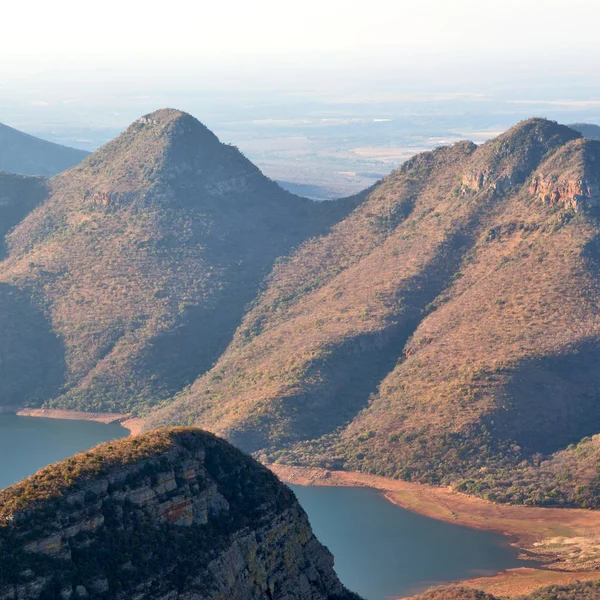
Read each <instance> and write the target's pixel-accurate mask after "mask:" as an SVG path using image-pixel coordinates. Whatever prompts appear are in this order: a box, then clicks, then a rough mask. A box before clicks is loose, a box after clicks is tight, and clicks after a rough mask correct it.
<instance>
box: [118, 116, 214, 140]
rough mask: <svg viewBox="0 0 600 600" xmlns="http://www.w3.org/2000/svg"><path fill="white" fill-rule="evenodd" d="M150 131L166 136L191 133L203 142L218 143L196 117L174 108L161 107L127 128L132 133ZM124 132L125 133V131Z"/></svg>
mask: <svg viewBox="0 0 600 600" xmlns="http://www.w3.org/2000/svg"><path fill="white" fill-rule="evenodd" d="M142 131H152V132H154V133H157V134H159V135H165V136H167V137H178V136H182V135H185V134H191V135H192V136H195V137H197V138H198V139H199V140H200V139H201V141H202V142H203V143H207V142H210V143H212V144H219V143H220V142H219V138H217V136H216V135H215V134H214V133H213V132H212V131H211V130H210V129H209V128H208V127H206V125H204V124H202V123H201V122H200V121H198V119H196V118H195V117H193V116H192V115H190V114H188V113H186V112H183V111H181V110H178V109H176V108H161V109H159V110H155V111H154V112H152V113H149V114H147V115H144V116H143V117H140V118H139V119H138V120H137V121H135V122H134V123H133V124H132V125H130V127H129V128H128V129H127V132H130V133H132V134H136V133H140V132H142ZM127 132H126V133H127Z"/></svg>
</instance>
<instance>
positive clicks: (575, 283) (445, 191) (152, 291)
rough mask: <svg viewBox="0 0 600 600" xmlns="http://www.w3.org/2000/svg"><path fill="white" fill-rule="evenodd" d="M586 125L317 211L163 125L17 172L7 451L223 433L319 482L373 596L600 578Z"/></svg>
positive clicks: (326, 520)
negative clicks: (447, 586) (64, 163)
mask: <svg viewBox="0 0 600 600" xmlns="http://www.w3.org/2000/svg"><path fill="white" fill-rule="evenodd" d="M573 127H575V126H573ZM580 130H581V131H582V132H584V134H585V135H590V136H591V135H593V133H594V131H593V130H590V129H588V128H586V127H583V126H577V130H576V129H575V128H570V127H567V126H564V125H560V124H558V123H556V122H552V121H548V120H545V119H530V120H527V121H524V122H522V123H519V124H518V125H516V126H515V127H513V128H512V129H510V130H509V131H508V132H506V133H504V134H502V135H500V136H499V137H497V138H494V139H491V140H490V141H488V142H486V143H484V144H482V145H480V146H477V145H476V144H474V143H472V142H467V141H460V142H458V143H456V144H454V145H452V146H444V147H440V148H437V149H435V150H433V151H429V152H424V153H421V154H417V155H416V156H414V157H412V158H410V159H409V160H408V161H406V162H405V163H404V164H403V165H402V166H400V167H399V168H398V169H396V170H395V171H393V172H392V173H391V174H390V175H388V176H387V177H385V178H384V179H383V180H382V181H380V182H379V183H377V184H376V185H375V186H373V187H371V188H369V189H367V190H365V191H364V192H362V193H360V194H357V195H355V196H351V197H349V198H345V199H342V200H337V201H333V202H328V203H317V202H314V201H312V200H310V199H307V198H303V197H300V196H296V195H294V194H293V193H290V192H288V191H286V190H284V189H282V188H281V187H280V186H278V185H277V184H276V183H275V182H273V181H272V180H270V179H268V178H267V177H265V176H264V175H263V174H262V173H261V172H260V171H259V170H258V168H257V167H256V166H254V165H253V164H252V163H251V162H250V161H249V160H248V159H246V158H245V157H244V156H243V155H242V154H241V153H240V152H239V151H238V150H237V148H235V147H233V146H229V145H227V144H223V143H221V142H220V141H219V139H218V138H217V137H216V136H215V135H214V134H213V133H212V132H211V131H210V130H208V129H207V128H206V127H205V126H204V125H203V124H202V123H200V122H199V121H197V120H196V119H194V118H193V117H191V115H188V114H186V113H183V112H181V111H177V110H174V109H163V110H159V111H156V112H154V113H151V114H149V115H146V116H144V117H142V118H140V119H138V120H137V121H135V122H134V123H133V124H132V125H131V126H130V127H129V128H128V129H127V130H126V131H125V132H124V133H123V134H122V135H121V136H119V137H118V138H117V139H115V140H113V141H112V142H110V143H109V144H107V145H106V146H104V147H103V148H101V149H100V150H98V151H97V152H95V153H93V154H92V155H90V156H89V157H87V158H85V159H84V160H83V162H82V163H81V164H79V165H76V166H74V167H73V168H71V169H70V170H68V171H66V172H64V173H61V174H59V175H57V176H55V177H53V178H51V179H49V180H45V179H43V178H40V177H25V176H13V175H3V176H2V177H0V197H5V198H6V199H7V201H6V202H5V206H6V207H8V209H9V210H8V211H7V212H6V213H5V215H3V214H1V213H0V218H3V219H4V221H3V222H0V225H2V227H3V229H2V230H1V233H2V234H3V235H5V240H4V243H5V248H6V257H5V258H4V260H3V261H2V263H0V305H1V307H2V309H3V310H2V312H1V313H0V324H1V325H2V327H3V332H4V336H3V338H2V339H0V384H1V385H2V390H3V394H2V397H1V398H0V412H2V413H5V414H3V415H0V419H4V420H5V421H4V422H5V423H8V424H9V425H8V426H6V431H7V434H8V437H7V438H6V441H7V443H9V446H10V447H11V448H13V447H17V446H18V445H19V443H24V444H25V446H26V447H27V446H29V447H30V449H31V450H32V451H33V450H35V447H36V442H32V441H31V440H32V439H33V440H36V439H37V435H36V433H35V432H34V430H35V427H37V426H39V427H40V428H41V429H42V431H46V433H52V432H53V431H54V432H55V433H56V432H60V433H59V435H60V436H61V437H64V440H62V441H63V442H64V443H65V444H66V445H65V446H64V448H63V446H61V444H57V445H56V448H55V450H56V451H57V452H58V454H56V455H55V456H54V457H53V455H51V454H48V456H44V460H46V459H47V460H48V462H49V461H50V460H54V459H59V458H65V457H67V456H68V455H69V453H72V452H73V451H74V450H75V449H79V448H75V447H74V446H73V447H72V446H69V444H70V443H71V442H70V441H69V440H70V439H72V441H73V443H74V444H75V445H79V444H81V448H80V449H86V448H89V447H90V446H91V445H93V444H94V443H96V442H98V441H102V439H104V438H103V437H102V436H103V435H107V436H109V437H108V438H105V439H115V438H119V437H124V436H126V435H127V433H128V431H127V429H129V432H131V433H132V434H134V435H133V436H132V437H130V439H131V440H132V441H131V444H132V445H134V446H135V445H136V444H138V443H145V442H143V441H142V442H136V441H135V440H136V439H137V440H147V439H153V436H156V435H159V436H160V435H162V434H157V433H155V432H156V431H157V428H161V429H158V431H179V430H170V429H162V428H170V427H172V426H177V427H182V426H183V427H186V428H187V427H189V426H194V427H199V428H201V429H203V430H206V431H208V432H212V433H216V434H218V435H219V436H222V437H223V438H225V439H227V440H228V441H229V442H231V443H233V444H234V445H235V446H237V447H238V448H239V449H241V450H243V451H245V452H247V453H251V454H253V455H254V457H255V458H256V459H258V460H259V461H261V462H262V463H263V464H266V465H268V466H269V468H270V469H271V470H272V471H273V472H274V473H276V474H277V475H278V476H279V477H280V478H281V479H282V480H283V481H284V482H287V483H290V484H291V485H294V486H298V485H300V486H304V487H295V488H294V489H295V490H296V493H297V495H298V497H299V498H300V500H301V502H302V504H306V507H308V512H309V517H311V513H312V514H313V515H314V521H315V523H314V524H313V525H314V526H315V528H316V530H317V534H318V537H319V538H320V539H321V540H322V541H324V542H325V543H326V544H328V545H330V546H331V547H332V548H336V547H337V548H338V549H337V551H336V552H337V554H338V555H340V557H341V561H340V565H339V572H338V575H339V576H340V577H341V579H342V583H345V584H347V585H349V587H351V588H353V590H354V591H357V592H359V593H361V594H362V595H363V596H364V597H365V598H366V599H367V600H380V599H382V598H383V597H388V596H390V594H392V595H396V596H401V595H402V594H405V595H406V594H410V593H416V592H419V591H422V589H425V588H426V587H429V586H430V585H433V584H436V583H447V582H453V581H459V580H460V581H463V584H464V585H466V586H472V587H473V588H477V589H485V590H487V591H489V592H491V593H495V594H501V595H508V596H511V597H516V596H517V595H519V594H524V593H529V592H531V591H532V590H533V589H534V588H537V587H539V586H540V585H545V584H552V583H556V584H564V583H571V582H573V581H575V580H578V579H582V580H591V579H596V576H595V574H596V572H597V571H598V569H599V566H600V538H599V537H598V534H597V533H596V532H597V531H598V529H599V528H600V520H599V519H600V517H598V514H597V512H596V511H595V510H592V511H590V510H587V509H590V508H591V509H595V508H597V507H598V505H599V502H600V491H599V490H600V486H599V479H598V476H597V472H598V467H597V464H598V456H599V455H600V435H598V431H600V416H599V415H600V413H598V410H597V402H596V400H597V383H598V373H599V370H598V368H597V367H598V360H599V358H598V357H599V356H600V355H599V353H598V343H599V341H598V340H599V336H600V333H599V332H600V325H599V323H600V321H599V320H598V314H600V312H599V308H598V307H599V304H598V298H599V297H600V294H599V293H598V290H599V289H600V288H599V285H600V280H599V279H598V271H597V264H596V263H597V254H598V249H597V240H598V238H599V236H600V229H599V227H598V222H599V221H598V214H599V213H598V210H599V206H600V170H599V169H600V167H599V165H600V142H598V141H597V140H593V139H590V138H585V137H583V135H582V133H580ZM588 131H592V133H587V132H588ZM2 194H4V196H2ZM4 222H5V223H4ZM13 412H14V413H18V415H19V416H14V415H11V414H10V413H13ZM32 417H35V418H32ZM49 417H51V418H50V419H49ZM82 421H84V422H85V423H84V422H82ZM68 423H70V425H69V424H68ZM25 425H26V426H25ZM79 426H81V427H83V428H84V429H82V431H84V430H85V431H87V430H86V429H85V428H86V427H88V428H89V432H90V433H89V435H88V434H87V433H86V434H84V435H82V436H77V435H75V436H74V437H73V438H69V435H68V431H69V428H70V427H71V428H73V431H75V430H77V428H78V427H79ZM28 428H32V433H31V434H28V433H27V429H28ZM102 428H108V429H102ZM186 431H187V429H186ZM101 432H104V433H101ZM148 432H152V433H148ZM10 435H13V437H10ZM44 435H45V434H42V435H40V437H39V443H40V446H39V449H40V450H42V453H41V454H42V455H45V453H44V452H43V448H45V447H47V446H52V445H53V442H50V441H48V439H47V438H46V437H44ZM97 435H99V436H100V438H99V439H98V438H97V437H95V436H97ZM165 435H175V437H176V438H177V436H179V435H180V434H179V433H174V434H165ZM181 435H183V436H184V438H185V439H188V438H187V437H186V436H188V433H182V434H181ZM189 435H192V436H194V435H196V434H191V433H189ZM198 435H200V434H198ZM203 435H208V434H203ZM29 436H32V437H29ZM148 436H150V437H148ZM165 439H166V438H165ZM169 439H171V438H169ZM173 439H175V438H173ZM177 439H178V438H177ZM84 440H85V441H84ZM88 442H89V443H88ZM174 443H175V444H177V443H178V442H174ZM195 443H196V442H194V444H195ZM168 444H171V442H168ZM61 448H63V449H62V450H61ZM127 452H129V450H128V451H127ZM7 454H8V452H7ZM26 455H27V453H26V452H24V456H26ZM31 464H32V465H33V464H34V463H31ZM44 464H46V463H44ZM11 466H13V467H15V468H16V469H17V472H18V471H19V468H20V466H19V463H18V462H17V463H15V464H14V465H11ZM38 466H39V465H38ZM33 470H34V469H33V468H31V469H30V468H29V467H23V469H22V471H21V473H22V475H27V474H28V473H31V472H32V471H33ZM12 472H13V471H8V470H7V471H6V473H7V475H6V477H7V479H6V481H5V483H4V485H6V484H8V483H10V482H12V481H15V479H16V478H17V477H20V476H21V474H19V475H11V474H10V473H12ZM361 488H362V489H361ZM365 488H368V489H365ZM161 489H162V488H161ZM161 493H162V492H161ZM186 493H188V492H187V491H186ZM380 493H383V494H384V496H385V498H386V499H387V500H389V501H390V502H391V504H389V503H386V502H385V501H384V499H383V498H381V496H380ZM107 501H108V500H107ZM110 501H111V502H112V500H110ZM394 504H395V505H396V506H393V505H394ZM336 505H337V506H338V508H339V510H337V511H336V510H335V507H336ZM311 507H312V508H311ZM332 509H333V512H331V511H332ZM360 514H364V515H370V518H371V519H372V520H371V521H370V522H369V523H370V524H368V525H365V529H366V530H367V532H370V533H371V535H370V536H369V535H366V534H365V536H364V537H362V538H360V539H356V540H355V542H353V544H352V547H351V548H350V547H348V546H347V544H346V542H345V541H344V540H347V539H348V536H349V533H348V527H349V523H351V522H352V521H353V520H354V521H356V520H357V519H358V518H359V517H358V516H357V515H360ZM343 515H346V521H345V522H344V521H343V520H341V521H336V519H337V518H341V517H342V516H343ZM378 515H380V516H381V518H380V519H379V521H378V520H377V518H378V517H377V516H378ZM382 515H388V516H385V517H384V516H382ZM421 515H422V516H421ZM373 519H374V520H373ZM396 519H398V521H397V525H394V528H392V526H391V522H392V521H393V522H394V523H396ZM312 520H313V517H311V521H312ZM319 523H320V524H319ZM333 523H337V526H336V527H337V529H335V528H334V529H333V530H330V531H328V529H327V526H328V525H333ZM386 524H387V525H388V526H389V529H390V531H389V532H388V533H389V534H390V537H389V539H388V538H386ZM392 529H393V531H394V532H396V533H395V534H393V535H392V534H391V531H392ZM374 532H379V533H377V534H375V533H374ZM310 535H312V534H310ZM329 536H331V537H329ZM403 536H406V539H404V538H403ZM503 536H509V537H510V538H511V539H512V547H511V546H508V545H507V544H506V538H505V537H503ZM421 538H422V539H423V540H425V542H426V543H425V547H426V552H427V553H429V555H428V558H427V559H426V560H425V559H423V556H421V558H419V554H418V553H417V552H416V551H414V550H415V548H416V545H415V544H416V540H419V539H421ZM377 539H379V540H380V541H382V543H381V544H380V545H379V546H378V544H377V543H376V542H375V540H377ZM386 539H387V540H388V541H387V542H385V543H383V541H384V540H386ZM446 539H447V540H448V541H449V543H450V546H445V545H444V544H442V543H441V541H442V540H446ZM329 540H331V541H329ZM407 540H408V543H407ZM69 543H70V542H69ZM452 545H454V546H456V545H458V546H459V547H461V548H462V549H463V550H462V552H461V553H457V556H456V559H457V562H455V563H454V562H453V563H452V564H449V563H448V569H447V570H444V568H442V566H443V563H444V560H445V561H446V563H447V562H448V556H450V555H452V556H454V554H453V553H452V549H451V547H452ZM434 547H435V548H436V549H437V551H439V552H440V557H441V558H440V560H439V561H438V560H437V559H435V558H434V556H433V555H432V554H431V552H432V548H434ZM356 548H361V549H362V551H364V554H363V553H361V552H358V551H357V550H356ZM295 551H297V550H295ZM518 552H520V553H521V555H520V556H519V557H517V553H518ZM400 555H402V556H406V558H405V559H403V561H407V560H410V559H411V558H414V559H415V561H416V562H415V563H414V565H413V566H412V567H409V568H408V569H407V571H406V573H408V574H409V575H410V576H408V575H407V576H406V577H404V575H402V573H403V571H398V569H397V564H398V562H397V558H395V557H397V556H400ZM413 555H414V556H413ZM378 556H379V558H377V557H378ZM461 557H462V558H461ZM459 558H461V560H458V559H459ZM462 559H464V560H462ZM480 559H482V560H480ZM484 559H485V560H484ZM277 560H278V559H277ZM319 560H320V559H319ZM369 560H371V561H374V562H373V563H372V565H373V566H372V568H371V569H366V570H364V569H361V565H363V566H364V565H368V564H369ZM427 565H429V566H431V567H432V568H431V569H425V570H423V568H422V567H424V566H427ZM435 565H437V566H435ZM377 568H380V569H382V570H381V571H380V574H379V575H378V576H374V575H373V574H369V573H368V571H373V570H376V569H377ZM361 573H362V574H361ZM436 573H437V576H436ZM327 577H329V575H327ZM353 577H354V579H353ZM369 577H373V578H372V579H369ZM328 581H330V583H331V581H333V580H330V579H328ZM374 581H378V582H379V583H380V585H379V586H377V585H375V584H374V583H373V582H374ZM144 585H145V584H144ZM260 585H263V584H262V583H261V584H260ZM318 585H321V584H318ZM328 585H329V584H328ZM331 585H333V586H334V587H335V585H337V584H334V583H332V584H331ZM336 589H337V588H336ZM461 593H462V592H461ZM458 597H460V596H457V598H458Z"/></svg>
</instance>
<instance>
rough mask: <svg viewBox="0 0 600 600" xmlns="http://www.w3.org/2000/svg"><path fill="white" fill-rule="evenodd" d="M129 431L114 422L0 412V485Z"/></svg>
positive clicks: (17, 479) (15, 480) (7, 483)
mask: <svg viewBox="0 0 600 600" xmlns="http://www.w3.org/2000/svg"><path fill="white" fill-rule="evenodd" d="M128 434H129V431H128V430H127V429H125V428H124V427H121V425H119V424H117V423H113V424H110V425H106V424H104V423H96V422H95V421H68V420H64V419H40V418H37V417H18V416H16V415H6V414H4V415H0V488H3V487H6V486H7V485H11V484H12V483H15V482H17V481H19V480H20V479H23V478H24V477H27V476H28V475H32V474H33V473H35V472H36V471H37V470H38V469H41V468H42V467H45V466H46V465H49V464H50V463H53V462H56V461H58V460H62V459H63V458H67V457H69V456H71V455H72V454H75V453H76V452H81V451H82V450H88V449H89V448H91V447H92V446H96V445H98V444H101V443H102V442H108V441H110V440H114V439H117V438H123V437H127V435H128Z"/></svg>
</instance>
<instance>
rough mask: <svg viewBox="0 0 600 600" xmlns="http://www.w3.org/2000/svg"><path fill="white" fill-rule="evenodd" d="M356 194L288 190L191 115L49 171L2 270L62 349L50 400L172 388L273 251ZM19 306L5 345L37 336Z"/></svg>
mask: <svg viewBox="0 0 600 600" xmlns="http://www.w3.org/2000/svg"><path fill="white" fill-rule="evenodd" d="M352 202H354V201H353V200H350V201H347V202H345V203H340V204H328V205H322V204H317V203H313V202H311V201H309V200H305V199H302V198H299V197H297V196H293V195H292V194H289V193H287V192H285V191H283V190H282V189H281V188H280V187H279V186H277V185H276V184H275V183H273V182H272V181H270V180H269V179H267V178H266V177H265V176H263V175H262V173H260V171H259V170H258V169H257V168H256V167H255V166H254V165H253V164H252V163H250V162H249V161H248V160H247V159H246V158H245V157H244V156H243V155H242V154H241V153H240V152H239V151H238V150H237V149H236V148H234V147H232V146H227V145H224V144H221V143H220V142H219V140H218V139H217V137H216V136H215V135H214V134H212V133H211V132H210V131H209V130H208V129H206V127H204V126H203V125H202V124H201V123H200V122H198V121H197V120H196V119H194V118H193V117H191V116H190V115H187V114H185V113H181V112H179V111H176V110H170V109H165V110H161V111H157V112H156V113H153V114H151V115H148V116H146V117H143V118H141V119H139V120H138V121H136V122H135V123H134V124H133V125H132V126H131V127H129V129H127V131H126V132H125V133H123V134H122V135H121V136H120V137H118V138H117V139H116V140H114V141H113V142H111V143H109V144H107V145H106V146H105V147H103V148H101V149H100V150H98V151H97V152H95V153H94V154H92V155H91V156H90V157H88V158H87V159H86V160H85V161H84V162H83V163H82V164H81V165H79V166H77V167H74V168H73V169H71V170H70V171H68V172H66V173H63V174H61V175H58V176H57V177H55V178H53V179H52V180H51V181H50V182H49V198H48V200H47V201H46V202H45V203H44V204H43V205H42V206H40V207H39V208H38V209H37V210H36V211H34V212H33V213H32V214H30V215H29V216H28V217H27V218H26V219H25V221H23V222H22V223H21V224H20V225H19V227H17V228H16V229H15V231H13V232H12V234H11V235H10V236H9V238H8V245H9V249H10V254H9V256H8V258H7V259H6V260H5V261H4V263H3V264H2V266H1V267H0V281H2V282H4V283H5V284H6V285H7V286H11V288H12V289H14V290H16V292H15V293H17V292H18V293H20V294H22V295H25V296H26V297H27V298H29V302H30V304H31V310H35V311H41V312H43V313H44V315H45V316H46V318H47V321H48V327H47V329H49V330H50V331H51V332H52V333H53V334H54V335H55V336H56V338H58V339H59V341H60V343H61V344H62V347H63V350H62V356H61V353H59V354H58V358H57V360H61V361H62V362H63V363H64V365H65V367H64V369H63V371H64V373H65V374H64V377H63V378H62V389H61V391H62V393H57V392H56V386H55V385H52V386H49V388H48V389H47V391H46V393H45V396H44V395H42V399H43V400H46V401H48V400H53V402H54V405H56V406H61V407H67V408H78V409H82V410H108V411H122V412H125V411H130V410H134V409H136V408H139V407H140V406H143V405H149V404H152V403H156V402H159V401H160V400H161V399H163V398H166V397H169V396H170V395H172V394H174V393H176V392H177V391H179V390H180V389H181V388H182V387H183V386H185V385H186V384H187V383H189V382H191V381H193V379H194V378H195V377H197V376H198V374H200V373H202V372H204V371H205V370H207V369H208V368H210V366H211V365H212V363H213V361H214V360H215V359H216V358H217V357H218V355H219V354H220V352H221V351H222V350H223V349H224V348H225V347H226V345H227V343H228V342H229V339H230V337H231V335H232V333H233V331H234V330H235V328H236V326H237V325H238V323H239V321H240V320H241V316H242V314H243V310H244V306H245V305H246V304H247V303H248V302H250V301H251V300H252V299H253V297H254V296H255V294H256V292H257V289H258V286H259V284H260V282H261V280H262V278H263V276H264V275H265V274H266V273H267V272H268V270H269V269H270V268H271V266H272V264H273V262H274V261H275V260H276V259H277V258H278V257H279V256H281V255H283V254H285V253H287V252H289V251H290V250H291V249H292V248H293V247H294V246H295V245H297V244H298V243H300V242H301V241H303V240H304V239H306V238H307V237H309V236H310V235H313V234H315V233H320V232H324V231H326V230H327V229H328V226H329V225H330V223H332V222H334V221H335V220H336V219H339V218H341V217H342V216H343V215H344V214H345V213H347V212H348V210H350V208H351V206H352ZM18 317H19V316H18V315H14V320H15V327H14V328H13V329H14V330H15V333H14V336H12V337H11V336H8V337H7V338H5V339H4V340H3V341H2V342H1V343H0V344H2V345H4V346H5V347H6V348H14V347H19V346H21V345H22V344H23V343H27V344H30V342H31V340H29V339H27V336H22V335H21V333H20V330H19V328H20V327H22V326H23V327H24V324H23V322H22V320H20V319H19V318H18ZM7 318H9V319H10V318H11V315H8V316H7ZM40 344H41V342H40ZM1 350H2V348H1V347H0V351H1ZM48 355H49V353H48ZM53 356H56V352H55V350H53ZM21 374H22V371H19V370H17V371H14V370H13V372H12V376H13V377H20V376H21ZM7 376H8V378H9V381H8V382H7V381H3V382H2V383H3V385H11V383H12V382H11V381H10V377H11V374H8V375H7ZM38 387H39V386H38ZM42 387H43V386H42ZM19 402H20V404H21V405H24V404H39V403H40V395H39V394H37V393H36V395H34V396H28V395H26V394H24V395H23V397H22V398H21V399H20V401H19Z"/></svg>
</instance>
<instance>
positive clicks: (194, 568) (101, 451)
mask: <svg viewBox="0 0 600 600" xmlns="http://www.w3.org/2000/svg"><path fill="white" fill-rule="evenodd" d="M0 516H1V517H2V518H0V558H1V560H0V595H1V596H2V598H5V599H7V600H8V599H13V598H20V599H32V600H33V599H38V598H65V597H69V598H71V597H74V598H90V599H95V598H123V597H130V598H133V597H143V598H148V599H150V598H165V597H168V598H173V599H178V598H182V599H183V598H190V597H193V598H197V599H198V600H220V599H223V598H228V599H231V600H253V599H256V600H259V599H260V600H262V599H263V598H288V599H289V600H353V599H354V600H359V598H358V596H356V595H355V594H351V593H350V592H347V591H346V590H345V589H344V587H343V586H342V584H341V583H340V582H339V580H338V578H337V576H336V575H335V573H334V571H333V557H332V555H331V554H330V553H329V552H328V550H327V549H326V548H324V547H323V546H322V545H321V544H320V543H319V542H318V540H317V539H316V538H315V536H314V534H313V532H312V531H311V528H310V525H309V523H308V518H307V516H306V514H305V513H304V511H303V510H302V508H301V507H300V505H299V504H298V502H297V500H296V498H295V496H294V494H293V493H292V492H291V490H289V489H288V488H286V487H285V486H284V485H283V484H282V483H281V482H279V481H278V480H277V478H276V477H275V476H274V475H273V474H272V473H270V472H269V471H267V470H266V469H265V468H264V467H261V466H260V465H258V464H257V463H256V462H254V461H253V460H252V459H250V458H249V457H246V456H244V455H243V454H242V453H241V452H239V451H238V450H235V449H234V448H232V447H231V446H229V444H227V443H226V442H224V441H222V440H219V439H218V438H215V437H213V436H211V435H209V434H206V433H204V432H201V431H199V430H192V429H177V430H163V431H160V432H153V433H150V434H147V435H145V436H140V437H136V438H130V439H126V440H121V441H116V442H110V443H108V444H103V445H101V446H98V447H97V448H94V449H92V450H91V451H89V452H85V453H83V454H78V455H75V456H73V457H71V458H69V459H67V460H65V461H62V462H60V463H57V464H55V465H51V466H50V467H47V468H45V469H42V470H41V471H39V472H38V473H36V474H35V475H33V476H32V477H30V478H28V479H26V480H24V481H23V482H21V483H19V484H16V485H14V486H11V487H9V488H7V489H5V490H2V491H0Z"/></svg>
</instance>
